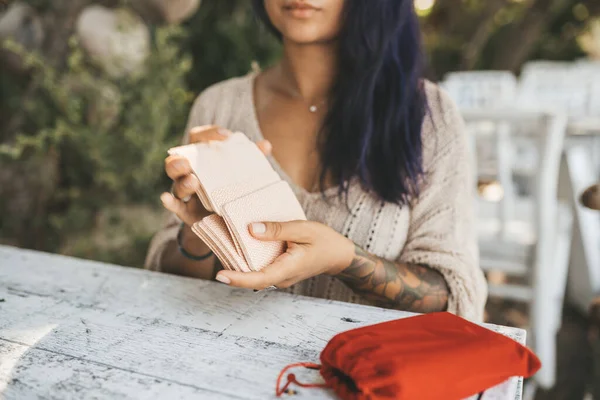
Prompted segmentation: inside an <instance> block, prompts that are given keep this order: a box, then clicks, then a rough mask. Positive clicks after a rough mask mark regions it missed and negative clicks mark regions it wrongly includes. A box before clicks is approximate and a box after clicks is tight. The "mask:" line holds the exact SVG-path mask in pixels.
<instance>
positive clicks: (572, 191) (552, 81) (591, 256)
mask: <svg viewBox="0 0 600 400" xmlns="http://www.w3.org/2000/svg"><path fill="white" fill-rule="evenodd" d="M518 91H519V95H518V104H519V107H520V108H522V109H534V110H540V109H542V110H560V111H561V112H566V113H568V114H569V123H568V129H567V137H566V139H565V149H564V155H565V158H564V160H565V162H564V163H562V165H561V175H562V176H563V177H564V179H561V185H560V187H559V192H560V193H561V194H562V195H563V196H564V197H565V198H568V199H569V200H570V203H571V205H572V210H573V212H574V216H575V222H576V223H575V228H576V229H574V235H573V247H572V250H571V260H570V269H569V280H568V292H567V295H568V299H569V301H570V302H571V303H572V304H574V305H576V306H577V307H578V308H579V309H580V310H581V311H582V312H584V313H586V312H587V310H588V308H589V304H590V302H591V301H592V300H593V298H594V297H595V296H597V295H598V293H600V245H599V244H600V218H598V215H597V213H594V212H593V211H590V210H588V209H586V208H585V207H583V206H582V205H581V204H580V202H579V197H580V195H581V193H582V192H583V191H584V190H585V189H586V188H587V187H589V186H590V185H592V184H595V183H597V182H598V179H599V178H600V135H599V134H598V132H600V62H598V61H591V60H579V61H577V62H573V63H566V62H550V61H535V62H530V63H528V64H527V65H525V67H524V68H523V73H522V75H521V79H520V82H519V90H518ZM594 132H595V136H594Z"/></svg>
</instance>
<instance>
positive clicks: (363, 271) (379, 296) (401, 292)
mask: <svg viewBox="0 0 600 400" xmlns="http://www.w3.org/2000/svg"><path fill="white" fill-rule="evenodd" d="M354 254H355V255H354V259H353V260H352V263H351V264H350V266H348V268H346V269H345V270H344V271H342V272H341V273H340V274H339V275H337V277H338V279H340V280H341V281H342V282H344V283H345V284H346V285H348V286H349V287H350V288H351V289H352V290H354V291H355V292H356V293H358V294H360V295H361V296H363V297H364V298H366V299H369V300H371V301H373V302H374V303H375V304H377V305H380V306H382V307H389V308H396V309H399V310H404V311H412V312H420V313H426V312H434V311H443V310H445V309H446V308H447V306H448V295H449V290H448V286H447V284H446V281H445V280H444V277H443V276H442V274H440V273H439V272H438V271H435V270H433V269H431V268H428V267H426V266H423V265H415V264H402V263H395V262H393V261H388V260H385V259H382V258H379V257H377V256H375V255H373V254H370V253H368V252H366V251H364V250H363V249H361V248H360V247H358V246H356V245H355V249H354Z"/></svg>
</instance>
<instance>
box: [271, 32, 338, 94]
mask: <svg viewBox="0 0 600 400" xmlns="http://www.w3.org/2000/svg"><path fill="white" fill-rule="evenodd" d="M336 53H337V52H336V49H335V47H334V45H333V44H331V43H328V44H311V45H298V44H295V43H290V42H284V54H283V59H282V60H281V62H280V64H279V65H278V68H277V69H278V75H279V78H280V79H279V80H280V84H281V85H282V89H283V90H284V91H285V92H287V93H286V94H288V95H290V96H293V97H300V98H302V99H303V100H304V101H306V102H307V103H310V104H315V103H318V102H321V101H324V100H326V99H327V97H328V95H329V93H330V91H331V88H332V86H333V83H334V79H335V74H336V71H337V57H336Z"/></svg>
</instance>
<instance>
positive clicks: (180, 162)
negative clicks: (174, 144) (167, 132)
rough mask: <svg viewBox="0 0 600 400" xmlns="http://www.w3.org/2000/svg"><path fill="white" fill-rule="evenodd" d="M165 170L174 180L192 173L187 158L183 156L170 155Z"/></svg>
mask: <svg viewBox="0 0 600 400" xmlns="http://www.w3.org/2000/svg"><path fill="white" fill-rule="evenodd" d="M165 172H166V173H167V176H168V177H169V178H171V179H173V180H177V179H180V178H183V177H184V176H187V175H190V174H191V173H192V168H191V167H190V163H189V162H188V160H187V159H185V158H184V157H181V156H168V157H167V158H166V160H165Z"/></svg>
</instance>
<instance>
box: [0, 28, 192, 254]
mask: <svg viewBox="0 0 600 400" xmlns="http://www.w3.org/2000/svg"><path fill="white" fill-rule="evenodd" d="M183 33H184V32H183V31H182V30H181V29H180V28H177V27H168V28H160V29H157V30H155V32H154V46H153V51H152V53H151V56H150V57H149V58H148V60H147V62H146V65H145V69H144V71H142V72H141V73H139V74H136V75H135V76H131V77H127V78H122V79H119V80H114V79H111V78H109V77H108V76H106V75H104V74H102V73H101V72H99V71H98V70H96V69H95V68H93V67H92V66H91V65H89V64H88V63H87V62H86V61H85V57H84V55H83V53H82V50H81V49H80V47H79V45H78V43H77V41H76V40H75V39H71V41H70V43H69V44H70V52H69V55H68V59H67V62H66V68H65V69H64V70H60V71H59V70H57V69H55V68H53V67H52V66H49V65H48V64H47V63H46V62H45V60H44V58H42V57H41V56H40V55H38V54H34V53H27V52H25V51H24V50H23V49H20V48H19V47H18V46H17V45H16V44H14V43H10V42H8V43H6V45H5V46H6V48H7V49H8V50H9V51H12V52H14V53H17V54H20V55H21V56H23V57H24V59H25V63H26V65H27V66H29V68H31V72H32V74H31V78H30V79H29V80H28V81H27V82H26V86H24V87H23V88H21V90H22V93H21V96H17V98H19V99H20V101H19V102H18V103H17V104H14V103H13V104H5V105H4V106H5V107H7V108H9V109H12V112H11V113H10V115H11V117H12V118H11V120H12V121H15V120H16V121H22V123H19V124H18V131H16V132H4V134H3V137H4V140H3V143H2V144H1V145H0V163H1V164H2V166H1V168H3V169H11V168H12V169H14V170H19V169H20V168H21V166H22V165H23V164H27V163H33V160H36V159H39V158H40V157H43V155H45V154H47V153H49V152H51V153H53V154H55V157H54V158H53V159H54V160H56V163H57V169H58V172H57V175H58V176H56V177H55V179H54V180H55V182H56V185H54V186H53V187H49V188H47V191H48V192H47V193H44V196H47V197H48V201H47V204H44V211H43V212H42V213H41V216H42V217H43V221H44V225H45V226H44V227H43V229H41V230H38V235H39V236H40V238H38V240H35V243H36V244H35V247H40V248H43V249H44V250H50V251H59V250H60V249H61V247H62V246H63V245H64V243H65V242H66V241H68V238H70V237H73V236H78V235H81V234H91V232H92V231H93V230H94V229H95V228H96V225H97V221H96V219H97V216H98V215H99V213H100V212H101V211H102V210H103V209H106V208H107V207H112V208H115V207H119V206H121V205H126V204H137V205H142V204H154V205H156V204H157V202H158V194H159V193H160V192H161V191H163V190H164V189H165V188H167V187H168V180H167V178H166V176H165V174H164V172H163V165H164V158H165V155H166V150H167V149H168V148H169V147H171V146H173V145H176V144H177V143H178V142H179V140H180V137H181V134H182V132H183V129H184V127H185V123H186V119H187V113H188V109H189V105H190V103H191V101H192V100H193V95H192V94H191V93H190V92H189V91H188V90H187V87H186V85H185V77H186V76H187V74H188V73H189V71H190V68H191V60H190V58H189V56H182V55H181V52H180V47H179V45H178V43H180V42H181V40H182V38H183V37H184V36H183ZM5 73H6V72H5ZM6 81H8V79H6V78H4V80H3V82H6ZM15 89H18V88H15V87H14V85H13V87H11V88H9V89H7V88H3V90H7V91H9V90H12V91H13V94H14V91H15ZM13 98H14V97H13ZM15 105H17V107H15ZM40 168H44V166H43V165H42V166H40ZM32 173H33V174H35V173H36V172H34V171H32ZM38 174H39V171H38ZM29 195H33V196H37V195H39V193H38V192H37V191H36V188H33V187H32V188H31V190H30V191H29ZM27 211H30V210H23V212H27ZM12 217H14V218H19V217H21V218H22V216H12ZM2 218H3V219H5V220H6V221H7V222H6V223H3V224H2V227H1V228H0V235H2V237H5V238H6V237H8V238H11V237H14V236H15V235H16V234H17V232H15V231H14V230H13V229H14V228H15V224H11V223H10V219H11V216H8V215H3V216H2ZM22 219H23V218H22ZM23 221H24V223H25V224H26V225H27V224H28V225H33V224H38V225H39V223H40V220H39V219H37V220H36V221H32V220H31V218H30V219H29V220H28V219H27V218H24V219H23ZM18 228H22V227H18ZM157 228H158V227H154V229H157ZM132 240H134V241H135V240H136V239H135V238H132ZM147 240H148V238H146V242H147ZM26 242H27V240H26ZM29 243H31V242H29ZM21 244H22V243H21ZM92 247H93V245H92ZM85 253H86V255H88V256H91V257H93V258H99V259H107V256H108V255H106V254H105V255H103V254H98V253H94V254H90V252H89V249H88V250H86V251H85ZM75 254H76V255H80V254H78V253H77V252H75ZM141 257H143V254H140V253H138V254H137V261H138V264H139V260H140V259H141ZM134 258H135V257H134ZM111 261H116V262H118V261H119V260H115V259H114V258H111ZM128 261H130V260H128Z"/></svg>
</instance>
